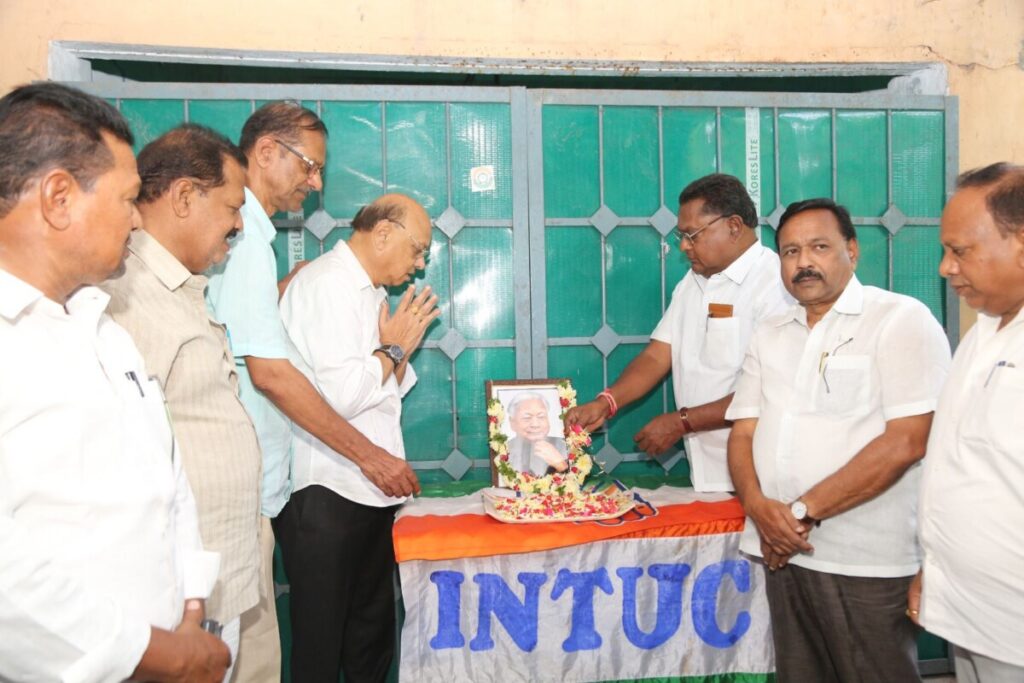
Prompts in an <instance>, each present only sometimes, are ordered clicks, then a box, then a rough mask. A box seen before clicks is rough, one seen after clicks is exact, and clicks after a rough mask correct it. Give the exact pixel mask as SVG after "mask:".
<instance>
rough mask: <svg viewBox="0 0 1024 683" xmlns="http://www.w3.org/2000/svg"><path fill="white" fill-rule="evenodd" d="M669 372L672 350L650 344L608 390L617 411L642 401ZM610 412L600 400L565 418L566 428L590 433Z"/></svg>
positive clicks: (660, 345) (659, 342)
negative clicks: (639, 400) (567, 426)
mask: <svg viewBox="0 0 1024 683" xmlns="http://www.w3.org/2000/svg"><path fill="white" fill-rule="evenodd" d="M671 371H672V347H671V346H670V345H668V344H666V343H665V342H661V341H654V340H652V341H651V342H649V343H648V344H647V346H646V347H644V350H643V351H641V352H640V353H639V355H637V357H636V358H634V359H633V360H631V361H630V362H629V365H627V366H626V369H625V370H623V371H622V374H621V375H620V376H619V378H618V379H617V380H615V383H614V384H612V385H611V386H610V387H608V390H609V391H610V392H611V394H612V396H614V397H615V401H616V403H618V406H619V408H624V407H625V406H627V405H629V404H630V403H632V402H633V401H636V400H637V399H639V398H642V397H643V396H644V395H645V394H646V393H647V392H648V391H650V390H651V389H653V388H654V387H655V385H657V384H658V382H660V381H661V380H662V379H664V377H665V375H667V374H668V373H669V372H671ZM610 413H611V408H610V407H609V404H608V402H607V401H605V400H604V399H603V398H600V397H598V398H596V399H595V400H593V401H590V402H589V403H584V404H583V405H579V406H576V407H575V408H573V409H572V410H570V411H569V412H568V414H566V416H565V423H566V424H567V425H573V424H578V425H580V426H581V427H583V429H585V430H587V431H588V432H592V431H594V430H595V429H597V428H598V427H600V426H601V425H603V424H604V422H605V420H607V419H608V415H609V414H610Z"/></svg>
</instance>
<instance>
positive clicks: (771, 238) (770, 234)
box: [761, 225, 779, 254]
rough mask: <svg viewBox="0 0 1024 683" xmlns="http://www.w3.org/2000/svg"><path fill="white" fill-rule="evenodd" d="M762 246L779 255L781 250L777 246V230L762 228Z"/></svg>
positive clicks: (763, 226)
mask: <svg viewBox="0 0 1024 683" xmlns="http://www.w3.org/2000/svg"><path fill="white" fill-rule="evenodd" d="M761 244H763V245H764V246H766V247H768V248H769V249H771V250H772V251H774V252H775V253H776V254H777V253H779V248H778V247H777V246H775V230H773V229H772V226H770V225H762V226H761Z"/></svg>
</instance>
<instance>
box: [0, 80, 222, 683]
mask: <svg viewBox="0 0 1024 683" xmlns="http://www.w3.org/2000/svg"><path fill="white" fill-rule="evenodd" d="M131 144H132V134H131V132H130V131H129V129H128V124H127V123H126V122H125V120H124V119H123V118H122V117H121V115H120V114H118V113H117V111H115V110H114V109H113V108H112V107H111V106H110V105H109V104H107V103H106V102H104V101H103V100H100V99H97V98H94V97H91V96H89V95H85V94H84V93H81V92H79V91H77V90H73V89H71V88H67V87H64V86H60V85H56V84H53V83H39V84H34V85H29V86H23V87H20V88H16V89H15V90H14V91H12V92H11V93H9V94H8V95H6V96H5V97H4V98H3V99H0V149H3V150H4V153H3V154H2V155H0V347H2V348H3V350H4V353H3V354H2V355H0V386H2V387H3V391H0V472H2V473H3V475H2V476H0V558H3V560H2V561H0V633H3V637H2V638H0V679H2V680H4V681H40V680H53V681H56V680H61V681H84V682H93V681H116V680H124V679H127V678H132V679H135V680H147V681H182V682H185V681H201V682H207V681H220V680H221V679H222V677H223V676H224V672H225V670H226V667H227V666H228V662H229V653H228V650H227V648H226V647H225V646H224V644H223V643H222V642H221V641H220V640H218V639H217V638H215V637H214V636H212V635H210V634H209V633H206V632H205V631H203V630H202V628H201V626H200V622H201V621H202V619H203V603H202V600H203V599H204V598H206V596H207V595H209V591H210V589H211V588H212V586H213V582H214V580H215V579H216V576H217V556H216V555H215V554H214V553H206V552H204V551H203V548H202V545H201V542H200V538H199V529H198V526H197V522H196V510H195V502H194V500H193V498H192V492H191V489H190V488H189V485H188V481H187V480H186V478H185V476H184V474H183V473H182V470H181V458H180V457H176V456H175V451H174V446H173V438H174V437H173V435H172V434H171V429H170V426H169V425H168V423H167V418H166V415H165V413H164V407H163V400H162V398H161V394H160V387H159V385H158V384H157V383H156V382H155V381H153V380H152V379H151V378H150V377H149V374H148V373H147V371H146V368H145V366H144V365H143V362H142V358H141V357H140V356H139V353H138V351H137V350H136V348H135V345H134V344H133V343H132V340H131V338H130V337H129V336H128V334H127V333H126V332H125V331H124V330H123V329H121V328H120V327H119V326H118V325H117V324H115V323H114V322H113V321H112V320H111V319H110V318H109V317H107V315H106V314H105V313H104V309H105V308H106V305H107V296H106V295H105V294H103V293H102V292H101V291H99V290H98V289H96V288H95V287H94V286H92V285H95V284H96V283H98V282H100V281H102V280H103V279H104V278H106V277H107V276H109V275H110V274H111V273H113V272H114V271H116V270H117V269H119V268H120V267H121V265H122V262H123V260H124V256H125V243H126V241H127V239H128V235H129V233H130V232H131V231H132V229H133V228H134V227H135V226H136V225H137V218H138V215H137V213H136V212H135V208H134V200H135V196H136V194H137V193H138V190H139V176H138V173H137V172H136V166H135V158H134V156H133V155H132V150H131Z"/></svg>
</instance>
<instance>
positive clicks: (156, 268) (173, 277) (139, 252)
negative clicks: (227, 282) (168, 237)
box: [128, 230, 207, 294]
mask: <svg viewBox="0 0 1024 683" xmlns="http://www.w3.org/2000/svg"><path fill="white" fill-rule="evenodd" d="M128 250H129V251H131V252H132V253H133V254H135V255H136V256H137V257H139V260H140V261H142V262H143V263H144V264H146V267H147V268H149V269H150V270H151V271H152V272H153V274H154V275H156V277H157V279H158V280H160V282H161V283H163V285H164V287H166V288H167V289H169V290H171V291H172V292H173V291H175V290H176V289H178V288H179V287H181V286H182V285H185V286H187V287H188V288H189V289H195V290H198V291H199V292H200V294H201V293H202V291H203V290H204V289H206V283H207V278H206V276H205V275H193V274H192V273H190V272H189V270H188V268H186V267H185V266H183V265H182V264H181V261H179V260H178V259H176V258H175V257H174V254H172V253H171V252H169V251H168V250H167V248H166V247H164V245H162V244H160V242H159V241H157V239H156V238H155V237H153V236H152V235H150V234H149V233H148V232H146V231H145V230H136V231H135V232H133V233H132V236H131V239H130V240H129V242H128Z"/></svg>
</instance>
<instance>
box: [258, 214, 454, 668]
mask: <svg viewBox="0 0 1024 683" xmlns="http://www.w3.org/2000/svg"><path fill="white" fill-rule="evenodd" d="M430 230H431V227H430V217H429V216H428V215H427V212H426V211H425V210H424V209H423V207H422V206H420V205H419V204H418V203H416V202H415V201H414V200H412V199H410V198H409V197H406V196H404V195H397V194H389V195H384V196H383V197H380V198H379V199H377V200H376V201H374V202H372V203H371V204H369V205H368V206H365V207H363V208H362V209H361V210H360V211H359V212H358V213H357V214H356V215H355V217H354V218H353V219H352V236H351V237H350V238H349V240H348V241H347V242H345V241H341V242H338V243H337V244H336V245H335V247H334V248H333V249H332V250H331V251H329V252H327V253H326V254H324V255H323V256H321V257H319V258H317V259H315V260H314V261H313V262H312V263H310V264H309V265H308V266H306V267H305V268H303V269H302V270H301V271H300V272H299V273H297V274H296V276H295V278H294V279H293V280H292V282H291V284H290V285H289V287H288V289H287V291H286V292H285V294H284V297H283V298H282V300H281V316H282V319H283V320H284V325H285V328H286V329H287V330H288V336H289V338H290V339H291V341H292V342H293V344H294V351H293V356H292V359H293V361H294V362H295V363H296V365H297V366H298V367H299V368H300V369H301V370H302V372H303V374H304V375H305V376H306V378H308V380H309V381H310V382H313V383H314V384H315V385H316V386H317V387H318V388H319V389H320V391H321V392H322V393H323V396H324V398H325V399H326V400H327V402H328V403H329V404H330V405H331V407H332V408H333V409H334V410H336V411H337V412H338V414H340V415H342V416H343V417H345V418H346V419H347V420H349V421H350V422H351V424H352V426H353V427H355V428H356V429H358V430H359V431H360V432H361V433H362V434H363V435H364V436H365V437H366V438H368V439H369V440H370V441H372V442H373V443H374V444H376V445H377V446H378V447H380V448H383V449H385V450H386V451H388V452H389V453H393V454H395V456H397V457H398V458H404V456H405V446H404V443H403V440H402V425H401V417H402V397H403V396H405V395H406V393H408V391H409V390H410V389H411V388H412V386H413V384H415V382H416V373H415V371H414V370H413V367H412V365H411V364H410V363H409V358H410V356H411V355H412V353H413V352H414V351H415V350H416V349H417V348H418V347H419V345H420V342H421V341H422V339H423V335H424V333H425V332H426V329H427V327H428V326H429V325H430V323H431V322H433V320H434V319H435V318H436V317H437V315H438V311H437V309H436V308H435V305H436V303H437V297H436V296H432V295H431V293H430V287H424V288H423V290H422V291H420V292H419V293H417V292H416V288H415V286H410V287H408V288H407V289H406V291H405V294H404V295H403V296H402V298H401V300H400V301H399V303H398V305H397V306H396V307H395V310H394V311H391V310H389V306H388V300H387V290H386V288H387V287H398V286H401V285H404V284H406V283H408V282H409V280H410V279H411V278H412V276H413V275H414V274H415V273H416V271H418V270H424V269H425V268H426V267H427V264H426V257H427V251H428V250H429V248H430ZM293 447H294V460H293V463H294V464H293V477H294V480H295V492H294V493H293V494H292V497H291V500H290V501H289V502H288V505H286V506H285V508H284V510H283V511H282V512H281V515H280V516H279V517H278V518H277V520H275V527H274V528H275V530H276V531H277V533H278V537H279V538H280V540H281V548H282V550H283V551H284V559H285V570H286V571H287V572H288V579H289V582H290V586H291V593H290V597H291V617H292V635H293V645H292V662H291V664H292V669H291V673H292V679H293V680H296V681H337V680H338V675H339V672H341V673H344V675H345V680H347V681H383V680H384V679H385V678H386V676H387V672H388V668H389V666H390V664H391V659H392V657H393V654H394V649H395V621H394V617H395V611H394V609H395V605H394V592H393V587H392V577H393V574H394V568H395V556H394V548H393V546H392V544H391V527H392V524H393V523H394V516H395V511H396V510H397V508H398V506H399V505H400V504H401V503H402V502H403V501H404V500H405V499H406V496H408V495H409V493H408V492H403V491H400V490H399V491H395V490H392V491H385V490H383V489H382V488H381V487H380V486H378V485H376V483H375V482H374V481H373V480H372V479H371V478H370V477H368V476H367V475H366V472H365V470H364V469H362V468H360V467H359V465H358V464H357V463H356V462H354V461H353V460H352V459H348V458H344V457H339V456H338V454H337V453H336V452H335V449H334V448H333V447H332V446H331V445H330V444H329V443H325V442H324V440H323V439H322V438H321V437H320V436H319V435H318V434H316V433H313V432H312V431H311V430H306V429H296V430H295V436H294V439H293ZM403 464H404V461H403Z"/></svg>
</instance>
